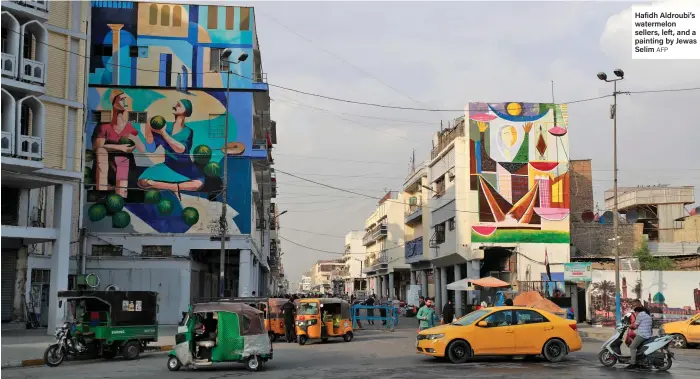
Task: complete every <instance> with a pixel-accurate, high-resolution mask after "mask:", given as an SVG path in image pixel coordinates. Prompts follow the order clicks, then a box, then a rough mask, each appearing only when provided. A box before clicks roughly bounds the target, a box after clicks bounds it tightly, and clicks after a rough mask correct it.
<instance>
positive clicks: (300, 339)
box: [299, 335, 309, 345]
mask: <svg viewBox="0 0 700 379" xmlns="http://www.w3.org/2000/svg"><path fill="white" fill-rule="evenodd" d="M308 340H309V338H308V337H307V336H304V335H301V336H299V345H305V344H306V341H308Z"/></svg>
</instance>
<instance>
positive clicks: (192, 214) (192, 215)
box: [182, 207, 199, 226]
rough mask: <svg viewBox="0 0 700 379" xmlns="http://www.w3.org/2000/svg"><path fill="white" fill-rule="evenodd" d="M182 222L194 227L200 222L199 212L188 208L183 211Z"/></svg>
mask: <svg viewBox="0 0 700 379" xmlns="http://www.w3.org/2000/svg"><path fill="white" fill-rule="evenodd" d="M182 221H184V222H185V224H187V225H189V226H192V225H194V224H196V223H197V221H199V211H198V210H197V209H196V208H193V207H187V208H185V209H183V210H182Z"/></svg>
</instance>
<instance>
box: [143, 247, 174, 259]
mask: <svg viewBox="0 0 700 379" xmlns="http://www.w3.org/2000/svg"><path fill="white" fill-rule="evenodd" d="M141 255H142V256H144V257H171V256H172V255H173V247H172V246H170V245H143V246H142V247H141Z"/></svg>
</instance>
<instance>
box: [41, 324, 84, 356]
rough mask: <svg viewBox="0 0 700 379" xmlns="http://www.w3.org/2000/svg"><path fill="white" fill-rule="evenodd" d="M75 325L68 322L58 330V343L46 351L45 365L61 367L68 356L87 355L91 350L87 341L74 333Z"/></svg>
mask: <svg viewBox="0 0 700 379" xmlns="http://www.w3.org/2000/svg"><path fill="white" fill-rule="evenodd" d="M74 329H75V325H74V324H73V323H70V322H66V323H64V324H63V326H61V327H59V328H56V343H54V344H51V345H50V346H49V347H48V348H46V351H44V363H45V364H46V365H47V366H49V367H56V366H59V365H60V364H61V363H63V361H64V360H65V358H66V356H73V357H77V356H82V355H87V353H88V352H89V351H90V350H91V349H89V346H88V344H86V343H85V341H84V340H83V339H82V338H80V337H78V336H77V335H76V334H74V333H72V332H73V331H74Z"/></svg>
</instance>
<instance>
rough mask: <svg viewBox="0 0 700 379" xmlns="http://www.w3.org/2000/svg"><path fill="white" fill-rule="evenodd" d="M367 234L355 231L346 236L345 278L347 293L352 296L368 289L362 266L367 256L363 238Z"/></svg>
mask: <svg viewBox="0 0 700 379" xmlns="http://www.w3.org/2000/svg"><path fill="white" fill-rule="evenodd" d="M364 235H365V232H364V231H362V230H353V231H351V232H349V233H348V234H346V235H345V252H344V254H343V258H342V261H343V262H344V263H345V269H344V272H346V273H347V275H346V276H345V278H344V282H345V293H348V294H352V293H355V291H358V290H362V289H366V287H367V285H366V283H364V275H363V274H362V264H363V258H364V255H365V247H364V246H363V245H362V237H363V236H364Z"/></svg>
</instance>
